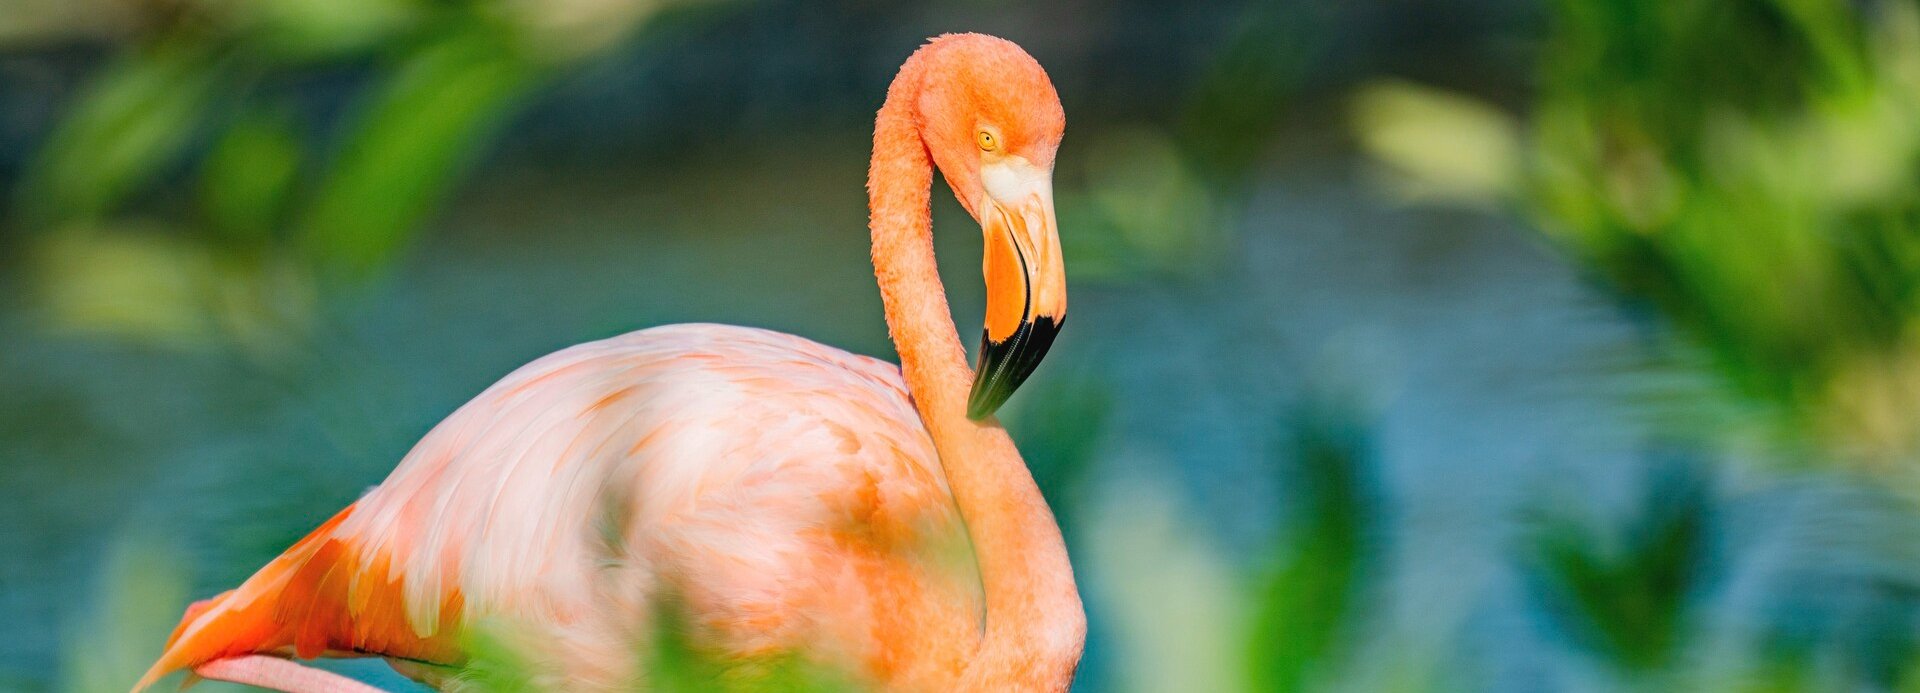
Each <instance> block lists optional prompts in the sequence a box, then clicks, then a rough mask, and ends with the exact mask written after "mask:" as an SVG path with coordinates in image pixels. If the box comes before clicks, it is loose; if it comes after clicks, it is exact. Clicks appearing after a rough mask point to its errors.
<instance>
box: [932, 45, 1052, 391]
mask: <svg viewBox="0 0 1920 693" xmlns="http://www.w3.org/2000/svg"><path fill="white" fill-rule="evenodd" d="M922 53H926V54H927V55H926V58H927V59H928V60H929V62H930V63H931V64H930V65H929V66H928V67H929V69H928V71H927V73H926V81H925V82H924V83H923V85H922V89H921V92H920V95H919V98H918V101H917V104H916V105H917V107H918V110H919V122H920V136H921V139H922V140H923V141H924V142H925V143H926V145H927V151H928V152H929V153H930V154H931V155H932V157H933V161H934V164H935V165H937V166H939V168H940V172H941V175H943V176H945V177H946V180H947V186H948V187H950V188H952V189H953V193H954V195H955V196H956V197H958V198H959V199H960V204H961V205H962V206H964V207H966V209H967V212H968V213H969V214H972V215H973V218H974V219H975V220H977V221H979V222H980V229H981V232H982V234H983V236H984V238H985V241H986V250H985V252H984V253H982V265H983V270H984V273H985V275H986V283H987V311H986V312H987V315H986V327H985V329H984V330H983V335H982V337H981V341H980V354H979V362H978V364H977V365H976V367H975V372H974V381H973V390H972V393H971V394H970V395H969V396H968V398H967V416H968V418H971V419H974V420H976V421H977V420H980V419H985V418H986V417H988V416H991V415H992V414H993V413H994V411H995V410H997V409H999V408H1000V405H1001V404H1003V403H1005V402H1006V401H1007V398H1008V397H1009V396H1011V395H1012V394H1013V391H1014V390H1015V389H1016V388H1018V387H1020V384H1021V383H1022V382H1025V381H1026V379H1027V376H1028V375H1031V374H1032V373H1033V369H1034V367H1035V366H1038V365H1039V364H1040V359H1041V358H1042V357H1044V356H1046V354H1047V349H1048V347H1050V346H1052V345H1053V338H1054V336H1055V335H1056V334H1057V333H1058V332H1059V330H1060V325H1061V323H1062V321H1063V320H1064V319H1065V318H1066V315H1067V275H1066V268H1065V266H1064V265H1063V264H1062V261H1061V257H1060V236H1059V234H1058V230H1057V227H1056V226H1055V222H1054V216H1053V160H1054V152H1055V151H1056V150H1058V149H1059V147H1060V136H1061V133H1062V132H1063V130H1064V129H1065V127H1066V116H1065V114H1064V113H1063V111H1062V110H1061V108H1060V97H1059V95H1058V94H1056V93H1055V92H1054V90H1053V82H1052V81H1051V80H1049V79H1047V73H1046V71H1045V70H1042V69H1041V68H1040V63H1038V62H1036V61H1035V60H1034V59H1033V57H1032V56H1030V55H1027V52H1026V51H1024V50H1021V49H1020V47H1019V46H1017V45H1014V44H1013V42H1011V41H1007V40H1004V39H999V38H994V37H991V36H983V35H979V34H950V35H946V36H941V37H939V38H936V39H934V40H933V41H932V42H930V43H929V44H928V45H927V47H926V48H924V49H922Z"/></svg>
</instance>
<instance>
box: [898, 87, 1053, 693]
mask: <svg viewBox="0 0 1920 693" xmlns="http://www.w3.org/2000/svg"><path fill="white" fill-rule="evenodd" d="M925 57H926V56H925V51H922V53H921V54H917V55H915V56H914V59H911V60H909V61H908V62H907V65H906V67H903V68H901V71H900V75H899V77H897V78H896V79H895V80H894V83H893V86H892V88H890V89H889V90H888V92H887V102H886V105H885V106H883V107H881V109H880V115H879V118H878V120H877V122H876V124H875V131H874V136H873V165H872V168H871V170H870V171H869V174H868V180H867V190H868V194H869V202H870V204H871V210H872V218H871V220H870V224H869V226H870V229H871V230H872V232H873V267H874V274H875V276H876V278H878V280H879V283H880V298H881V301H882V303H883V304H884V305H885V307H886V314H887V329H888V331H889V332H890V333H891V334H892V336H893V343H894V346H895V348H896V349H897V350H898V351H899V353H900V367H901V370H902V372H903V373H904V375H905V376H906V381H907V387H908V389H909V390H910V391H911V392H912V394H913V400H914V406H915V408H917V409H918V410H919V412H920V418H921V420H922V421H924V422H925V423H926V426H927V430H928V432H929V433H930V434H932V437H933V445H934V449H935V450H936V451H937V452H938V453H939V455H940V463H941V466H943V467H944V468H945V469H946V474H947V483H948V486H949V487H950V488H951V489H952V491H953V498H954V502H955V503H956V505H957V506H958V508H959V510H960V514H961V517H963V518H965V520H966V524H967V531H968V535H969V536H970V538H971V539H972V542H973V548H974V554H975V559H976V560H977V561H978V562H979V567H980V580H981V586H982V588H983V590H984V594H985V598H986V615H985V623H984V629H983V631H982V636H981V642H980V651H979V652H978V653H976V654H975V655H974V656H973V657H971V658H969V661H968V665H967V669H966V671H965V672H963V673H962V674H961V676H962V681H961V683H963V684H967V685H963V686H962V687H961V688H960V689H962V690H1066V688H1067V686H1068V685H1069V684H1070V683H1071V682H1072V678H1073V671H1074V667H1075V666H1077V665H1078V663H1079V660H1080V650H1081V646H1082V644H1083V643H1084V641H1085V637H1086V615H1085V613H1084V612H1083V611H1082V610H1081V605H1080V595H1079V592H1078V590H1077V589H1076V588H1075V586H1074V582H1073V566H1072V565H1071V564H1070V563H1069V562H1068V561H1067V549H1066V544H1065V542H1063V541H1062V540H1061V537H1060V528H1059V525H1057V524H1055V522H1054V519H1053V512H1052V511H1051V510H1049V509H1048V508H1047V503H1046V501H1045V500H1044V499H1043V498H1041V496H1040V489H1039V487H1038V486H1036V485H1035V484H1034V482H1033V475H1032V474H1031V473H1030V472H1028V470H1027V465H1026V462H1025V461H1023V460H1021V459H1020V452H1019V451H1018V450H1016V449H1015V448H1014V446H1013V440H1012V439H1011V438H1008V437H1007V433H1006V431H1005V430H1003V429H1001V428H1000V426H999V424H997V423H995V422H992V421H988V422H974V421H971V420H969V419H967V417H966V399H967V392H968V389H969V387H970V384H971V381H972V378H973V371H972V370H971V369H969V368H968V367H967V360H966V359H967V355H966V350H965V349H964V348H962V347H961V345H960V336H959V334H958V333H957V332H955V330H954V325H953V318H952V316H951V313H950V312H949V311H948V308H947V297H946V291H945V288H944V287H943V286H942V285H941V283H940V273H939V268H938V266H937V265H936V264H935V262H934V256H933V221H932V215H931V210H930V209H929V202H930V195H931V185H932V182H933V165H932V163H931V161H930V158H929V156H928V153H927V148H926V144H925V143H924V142H923V141H922V140H921V137H920V128H919V125H918V123H917V122H916V120H915V118H914V115H913V113H914V109H913V102H914V99H915V97H916V96H917V94H918V92H919V89H920V85H921V83H922V81H923V74H924V73H925V66H926V62H927V61H926V60H924V58H925Z"/></svg>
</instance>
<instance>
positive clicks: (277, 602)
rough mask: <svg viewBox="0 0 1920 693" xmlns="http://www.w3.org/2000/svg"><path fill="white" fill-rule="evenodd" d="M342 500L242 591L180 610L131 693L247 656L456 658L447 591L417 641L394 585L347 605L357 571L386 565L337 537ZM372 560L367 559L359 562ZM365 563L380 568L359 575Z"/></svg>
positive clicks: (455, 607)
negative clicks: (436, 616) (429, 628)
mask: <svg viewBox="0 0 1920 693" xmlns="http://www.w3.org/2000/svg"><path fill="white" fill-rule="evenodd" d="M353 509H354V506H347V508H346V509H345V510H341V511H340V513H339V514H337V515H334V516H333V519H330V520H328V521H326V522H325V523H323V524H321V525H320V526H319V527H318V528H315V529H314V530H313V532H311V533H309V534H308V535H307V536H306V537H305V538H302V539H301V540H300V541H299V542H297V543H295V544H294V545H293V547H292V548H289V549H287V551H286V552H285V553H282V554H280V556H279V557H277V558H275V559H273V561H272V562H270V563H268V564H267V565H266V566H265V567H263V568H261V569H260V571H259V572H257V573H254V575H253V577H251V578H248V579H247V581H246V582H245V583H243V584H241V585H240V587H238V588H236V589H234V590H231V591H228V592H226V593H223V594H221V595H219V596H217V597H214V598H212V599H208V600H206V601H202V602H199V603H196V604H194V605H193V606H191V607H188V608H187V612H186V615H185V616H184V617H182V618H181V620H180V625H179V626H177V627H176V628H174V631H173V635H172V636H171V637H169V638H168V639H167V646H166V650H165V651H164V652H162V654H161V655H160V658H159V659H158V660H157V661H155V662H154V663H153V666H152V667H151V668H149V669H148V670H147V673H146V674H145V675H144V676H141V677H140V682H139V683H136V684H134V687H133V690H134V691H141V690H144V689H146V688H148V687H150V686H152V685H153V684H154V683H155V682H157V681H159V680H160V678H161V677H164V676H166V675H167V674H171V673H173V672H175V671H179V670H182V669H188V670H191V669H193V668H194V667H198V666H200V665H202V664H206V663H208V662H212V661H214V660H219V659H226V658H229V657H237V656H242V655H249V654H276V655H283V656H286V655H291V656H297V657H301V658H312V657H317V656H321V655H324V654H371V655H387V656H395V657H406V658H409V659H420V660H424V661H450V660H451V659H453V658H455V657H456V656H457V653H456V651H455V649H454V642H453V640H452V633H453V632H455V630H456V629H455V626H457V624H456V623H454V622H453V619H455V618H457V616H456V615H457V614H458V612H459V600H458V596H457V595H455V596H454V597H453V598H452V599H451V600H450V601H451V603H449V604H445V606H447V607H451V608H450V609H448V608H443V609H442V610H441V614H442V622H441V624H440V626H441V627H440V628H439V629H438V631H437V634H435V635H431V636H427V637H421V636H419V635H417V634H415V632H414V629H413V628H412V627H411V626H410V625H408V623H407V621H406V619H405V617H404V614H405V609H404V606H403V603H402V597H401V595H402V591H401V590H400V585H399V583H398V582H397V581H387V583H386V584H384V585H382V586H383V587H384V588H385V589H379V590H377V594H375V595H373V596H371V597H370V598H369V597H367V596H360V595H356V598H355V600H354V601H355V602H357V603H355V604H353V605H352V606H354V607H360V608H350V607H349V603H348V600H349V595H348V591H349V590H348V586H349V585H350V584H352V583H353V582H354V579H355V578H356V577H358V578H359V579H361V580H369V579H371V580H373V582H376V583H377V582H380V580H381V579H384V578H385V577H386V576H385V575H384V572H385V567H386V566H387V565H388V564H389V561H388V560H387V559H386V557H384V556H380V557H378V558H377V559H375V560H372V561H366V562H364V563H363V558H362V556H361V551H359V550H358V549H357V547H355V546H353V545H352V544H351V542H349V541H347V540H346V539H343V538H341V537H337V536H335V529H336V528H337V527H338V526H339V525H340V522H341V521H343V520H345V519H346V518H347V516H348V515H350V514H352V512H353ZM367 564H371V565H367ZM363 567H372V568H374V569H376V570H377V571H379V572H380V573H382V574H381V575H376V576H367V575H360V572H361V569H362V568H363Z"/></svg>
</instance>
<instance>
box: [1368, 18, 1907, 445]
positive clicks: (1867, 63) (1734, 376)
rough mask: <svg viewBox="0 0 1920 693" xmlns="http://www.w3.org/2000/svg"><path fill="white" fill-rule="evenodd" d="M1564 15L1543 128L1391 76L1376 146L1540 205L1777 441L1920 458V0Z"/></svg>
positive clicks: (1402, 173)
mask: <svg viewBox="0 0 1920 693" xmlns="http://www.w3.org/2000/svg"><path fill="white" fill-rule="evenodd" d="M1551 7H1552V11H1553V12H1552V15H1553V16H1552V29H1551V31H1550V34H1549V39H1548V40H1547V42H1546V43H1545V46H1544V50H1543V54H1542V57H1541V71H1540V86H1539V89H1538V95H1537V97H1536V99H1535V101H1534V102H1533V103H1532V104H1531V106H1530V108H1529V109H1528V116H1527V117H1526V118H1525V119H1524V121H1521V120H1516V119H1512V118H1509V117H1507V116H1503V115H1500V113H1499V111H1498V110H1497V109H1494V108H1491V107H1487V106H1483V105H1478V104H1476V103H1474V102H1473V100H1472V99H1470V98H1468V97H1463V96H1459V95H1453V94H1446V93H1442V92H1438V91H1436V90H1432V89H1427V88H1422V87H1410V86H1406V85H1384V86H1379V87H1374V88H1371V89H1369V90H1366V91H1364V92H1363V93H1362V96H1361V98H1360V99H1358V100H1357V101H1356V103H1355V106H1356V108H1355V124H1356V127H1357V129H1358V131H1359V134H1360V139H1361V141H1362V143H1363V144H1365V145H1366V146H1367V147H1368V148H1369V149H1370V150H1371V151H1372V152H1373V153H1374V154H1375V155H1376V156H1377V157H1378V158H1379V159H1380V160H1382V161H1383V162H1385V163H1386V164H1388V165H1389V166H1390V167H1391V168H1392V169H1393V171H1394V173H1395V175H1397V176H1399V177H1400V178H1401V179H1402V180H1403V181H1410V182H1412V183H1413V186H1414V187H1416V188H1418V187H1423V186H1424V187H1427V188H1430V189H1431V188H1438V189H1446V190H1450V191H1452V192H1454V193H1456V194H1455V195H1454V197H1458V198H1478V199H1480V200H1485V201H1489V202H1494V203H1505V204H1509V205H1513V206H1516V207H1518V208H1521V209H1524V210H1525V211H1527V212H1529V213H1531V214H1533V215H1535V216H1536V217H1537V218H1538V219H1539V220H1540V222H1541V225H1542V227H1543V228H1544V229H1545V230H1546V231H1547V232H1548V234H1549V235H1551V236H1552V237H1553V238H1554V239H1555V240H1556V241H1558V242H1559V243H1560V245H1561V246H1562V247H1564V248H1566V249H1567V250H1568V251H1570V252H1571V253H1572V254H1573V255H1574V256H1575V257H1577V258H1578V259H1579V260H1580V262H1581V264H1582V265H1583V266H1585V267H1586V268H1588V269H1589V270H1590V271H1591V272H1592V273H1593V274H1594V275H1596V276H1597V277H1599V278H1601V279H1603V280H1604V281H1606V282H1607V283H1608V284H1609V285H1610V286H1612V287H1615V288H1617V289H1618V290H1620V291H1621V292H1622V293H1623V294H1624V295H1626V296H1630V297H1632V298H1633V299H1634V300H1636V301H1640V302H1643V303H1644V304H1645V305H1648V306H1651V307H1652V308H1654V309H1656V310H1658V311H1659V313H1660V314H1661V315H1663V316H1664V317H1665V318H1666V319H1667V320H1668V321H1669V322H1670V323H1672V324H1673V325H1675V326H1676V327H1678V328H1679V329H1680V331H1681V332H1682V333H1684V334H1686V335H1687V336H1688V337H1690V338H1691V341H1692V344H1694V345H1695V346H1697V347H1698V348H1699V349H1700V350H1701V351H1702V352H1704V353H1705V354H1707V355H1708V356H1709V357H1710V359H1711V361H1712V363H1713V365H1714V367H1715V369H1716V371H1717V372H1718V373H1719V374H1720V375H1721V376H1722V378H1723V382H1724V383H1725V384H1726V385H1727V387H1728V389H1729V391H1730V392H1731V393H1733V394H1734V395H1735V396H1738V397H1741V398H1744V399H1746V400H1747V401H1752V402H1761V403H1767V404H1769V405H1770V406H1771V408H1772V411H1774V412H1775V413H1776V414H1777V418H1778V420H1779V421H1780V424H1781V425H1780V426H1778V427H1776V429H1775V430H1776V431H1778V432H1782V433H1785V434H1787V435H1791V436H1793V437H1796V438H1798V437H1811V438H1812V439H1814V440H1817V441H1820V442H1822V443H1823V444H1824V446H1825V448H1826V450H1827V451H1828V452H1829V453H1833V454H1832V455H1830V456H1829V457H1832V458H1852V459H1867V460H1886V459H1888V458H1894V457H1904V456H1908V455H1910V454H1912V453H1914V452H1916V451H1920V447H1916V446H1920V425H1916V423H1915V422H1916V421H1920V419H1915V418H1914V417H1913V416H1912V415H1911V413H1912V412H1913V411H1915V410H1916V407H1920V361H1917V360H1916V357H1920V333H1916V331H1915V327H1916V325H1920V321H1916V318H1920V234H1916V233H1915V231H1916V228H1920V185H1917V184H1920V9H1917V8H1916V6H1915V5H1914V4H1912V3H1910V2H1906V1H1904V0H1886V1H1881V2H1869V3H1850V2H1844V1H1842V0H1739V1H1736V2H1719V1H1709V0H1681V1H1678V2H1664V1H1657V0H1635V1H1630V2H1614V1H1596V0H1562V1H1561V2H1555V3H1552V5H1551ZM1462 143H1465V144H1466V145H1467V146H1460V145H1461V144H1462ZM1437 152H1447V153H1446V154H1437Z"/></svg>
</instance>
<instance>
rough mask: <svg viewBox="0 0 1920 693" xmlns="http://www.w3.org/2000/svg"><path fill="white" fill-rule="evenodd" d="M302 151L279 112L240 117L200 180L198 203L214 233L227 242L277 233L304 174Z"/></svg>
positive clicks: (256, 113)
mask: <svg viewBox="0 0 1920 693" xmlns="http://www.w3.org/2000/svg"><path fill="white" fill-rule="evenodd" d="M300 158H301V147H300V140H299V137H298V136H297V135H296V134H295V132H294V128H293V125H292V123H290V122H288V120H287V118H286V117H284V116H281V115H278V114H273V113H267V112H252V113H247V114H244V115H242V116H240V117H239V118H238V119H237V120H235V122H234V123H233V125H232V126H231V127H230V128H229V129H228V130H227V133H226V134H225V135H224V136H222V137H221V138H220V141H219V143H218V144H216V145H215V146H214V149H213V152H212V153H211V154H210V155H209V156H208V157H207V161H206V164H205V166H204V168H203V170H202V172H201V177H200V204H201V207H202V209H203V210H204V212H205V213H206V215H207V222H208V224H209V225H210V226H211V227H212V228H213V230H214V231H215V232H218V233H220V234H222V235H224V236H227V237H229V238H236V239H238V238H250V237H258V236H263V235H265V234H267V233H269V232H270V231H272V230H273V228H274V227H275V225H276V223H277V222H278V221H279V217H280V214H281V211H282V210H283V209H284V208H285V207H286V204H287V198H288V196H289V195H290V194H291V193H292V190H293V185H294V182H295V179H296V177H297V176H298V175H299V173H300Z"/></svg>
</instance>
